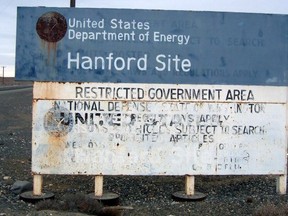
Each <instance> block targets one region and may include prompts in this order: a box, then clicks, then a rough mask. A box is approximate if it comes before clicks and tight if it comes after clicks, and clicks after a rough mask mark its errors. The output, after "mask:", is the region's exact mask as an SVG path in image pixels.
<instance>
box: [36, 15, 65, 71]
mask: <svg viewBox="0 0 288 216" xmlns="http://www.w3.org/2000/svg"><path fill="white" fill-rule="evenodd" d="M36 31H37V34H38V35H39V37H40V38H41V45H42V48H43V49H44V50H45V51H47V56H48V57H47V59H46V64H47V65H49V64H50V56H51V51H52V55H53V56H52V58H53V61H52V62H53V64H55V62H56V54H57V42H58V41H60V40H61V39H62V38H63V37H64V36H65V34H66V31H67V22H66V19H65V17H64V16H63V15H61V14H59V13H57V12H48V13H45V14H43V15H42V16H41V17H40V18H39V19H38V21H37V24H36Z"/></svg>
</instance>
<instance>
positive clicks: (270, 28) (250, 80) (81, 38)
mask: <svg viewBox="0 0 288 216" xmlns="http://www.w3.org/2000/svg"><path fill="white" fill-rule="evenodd" d="M287 48H288V17H287V16H284V15H268V14H248V13H224V12H192V11H159V10H131V9H121V10H120V9H83V8H81V9H79V8H18V18H17V46H16V79H18V80H34V81H57V82H113V83H115V82H117V83H119V82H120V83H163V84H169V83H173V84H228V85H234V84H238V85H269V86H287V85H288V78H287V70H288V58H287V57H288V52H287V51H288V50H287Z"/></svg>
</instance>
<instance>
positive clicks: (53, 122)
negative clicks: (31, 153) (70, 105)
mask: <svg viewBox="0 0 288 216" xmlns="http://www.w3.org/2000/svg"><path fill="white" fill-rule="evenodd" d="M44 128H45V130H46V131H47V132H48V133H49V134H50V135H52V136H55V137H62V136H66V135H67V134H68V133H69V132H70V131H71V130H72V128H73V116H72V114H71V113H70V112H69V110H68V109H66V108H65V107H61V106H60V107H53V108H51V109H50V110H49V111H48V112H47V113H46V114H45V116H44Z"/></svg>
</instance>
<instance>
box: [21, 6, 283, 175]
mask: <svg viewBox="0 0 288 216" xmlns="http://www.w3.org/2000/svg"><path fill="white" fill-rule="evenodd" d="M17 21H18V22H17V47H16V50H17V52H16V78H17V79H18V80H33V81H36V82H35V84H34V93H33V98H34V100H33V131H32V132H33V136H32V137H33V138H32V139H33V140H32V156H33V157H32V158H33V159H32V171H33V172H34V173H38V174H89V175H100V174H103V175H119V174H124V175H185V174H189V175H250V174H259V175H265V174H266V175H267V174H273V175H281V176H286V170H287V167H286V161H287V129H286V128H287V97H288V96H287V84H288V79H287V71H288V68H287V67H288V62H287V61H288V59H287V54H288V53H287V48H288V41H287V34H288V25H287V24H288V17H287V16H284V15H267V14H248V13H222V12H192V11H161V10H160V11H159V10H157V11H154V10H129V9H121V10H119V9H78V8H73V9H71V8H18V19H17Z"/></svg>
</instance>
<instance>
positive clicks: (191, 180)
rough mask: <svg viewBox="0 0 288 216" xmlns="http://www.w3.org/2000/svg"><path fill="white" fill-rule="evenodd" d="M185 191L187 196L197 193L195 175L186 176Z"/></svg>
mask: <svg viewBox="0 0 288 216" xmlns="http://www.w3.org/2000/svg"><path fill="white" fill-rule="evenodd" d="M185 193H186V195H187V196H193V195H194V193H195V177H194V176H189V175H186V176H185Z"/></svg>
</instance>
